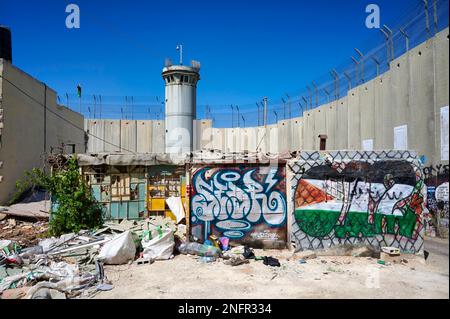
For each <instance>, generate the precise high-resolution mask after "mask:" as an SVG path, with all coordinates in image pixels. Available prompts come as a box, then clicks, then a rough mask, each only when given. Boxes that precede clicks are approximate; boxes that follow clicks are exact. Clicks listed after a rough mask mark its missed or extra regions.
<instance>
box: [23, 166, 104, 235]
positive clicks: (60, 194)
mask: <svg viewBox="0 0 450 319" xmlns="http://www.w3.org/2000/svg"><path fill="white" fill-rule="evenodd" d="M25 175H26V179H25V180H24V181H19V182H18V187H17V188H18V190H19V191H22V192H23V190H25V189H30V188H34V187H39V188H44V189H46V190H47V191H49V192H50V194H51V198H52V202H53V203H54V204H56V205H55V207H56V210H55V211H53V212H52V216H51V218H50V223H49V234H50V235H53V236H59V235H61V234H66V233H71V232H78V231H80V230H81V229H92V228H97V227H99V226H101V225H102V223H103V219H102V209H101V205H100V204H99V203H98V202H97V201H96V200H95V198H94V196H93V195H92V193H91V191H90V189H89V187H88V186H87V185H86V184H85V183H84V182H83V179H82V176H81V174H80V171H79V166H78V162H77V159H76V157H72V158H70V159H69V160H68V161H67V163H66V166H65V168H64V169H62V170H59V171H57V172H55V173H54V174H53V175H51V176H50V175H48V174H45V172H44V171H43V170H41V169H33V170H32V171H31V173H28V172H27V173H26V174H25ZM20 196H21V195H17V196H15V197H17V198H19V197H20Z"/></svg>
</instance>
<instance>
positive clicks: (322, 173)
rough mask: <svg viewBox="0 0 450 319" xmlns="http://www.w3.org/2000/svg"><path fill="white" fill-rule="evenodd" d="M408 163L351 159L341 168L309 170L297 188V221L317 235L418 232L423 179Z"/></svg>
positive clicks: (354, 235) (301, 226) (357, 235)
mask: <svg viewBox="0 0 450 319" xmlns="http://www.w3.org/2000/svg"><path fill="white" fill-rule="evenodd" d="M350 164H351V163H350ZM390 165H392V163H391V164H390ZM407 165H408V166H407V167H401V168H402V169H401V170H398V171H395V170H394V171H392V170H391V172H389V171H386V170H384V171H383V170H380V169H379V167H378V168H377V167H375V168H374V167H372V166H366V167H357V169H354V167H353V169H352V166H351V165H349V166H348V167H347V170H344V171H342V172H337V171H335V170H333V169H332V168H331V167H316V168H314V169H312V170H311V171H308V172H307V173H305V174H304V177H306V178H302V179H301V180H300V181H299V183H298V185H297V189H296V193H295V219H296V221H297V224H298V225H299V227H300V229H301V230H302V231H303V232H304V233H306V234H307V235H309V236H313V237H319V238H325V237H327V236H331V235H334V236H336V237H338V238H349V237H360V238H362V237H373V236H376V235H378V234H393V235H399V236H405V237H408V238H414V237H415V236H417V234H418V232H419V231H420V227H421V225H422V223H421V219H420V218H421V214H422V207H423V205H422V203H423V196H422V194H421V192H420V190H421V189H422V185H421V183H422V182H421V181H420V180H419V181H416V178H415V173H414V172H411V171H409V170H408V169H407V168H410V167H411V165H410V164H407ZM397 168H398V167H397ZM391 173H394V174H391ZM405 174H406V175H407V176H406V178H405ZM411 174H412V175H411ZM408 176H409V177H408ZM324 177H326V178H324ZM397 181H398V182H397Z"/></svg>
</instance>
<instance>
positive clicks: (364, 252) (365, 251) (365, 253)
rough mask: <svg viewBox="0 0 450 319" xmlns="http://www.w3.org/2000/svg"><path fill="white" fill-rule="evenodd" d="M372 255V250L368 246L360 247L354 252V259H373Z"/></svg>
mask: <svg viewBox="0 0 450 319" xmlns="http://www.w3.org/2000/svg"><path fill="white" fill-rule="evenodd" d="M372 254H373V252H372V250H371V249H370V248H369V247H367V246H362V247H358V248H355V249H354V250H353V251H352V256H353V257H371V256H372Z"/></svg>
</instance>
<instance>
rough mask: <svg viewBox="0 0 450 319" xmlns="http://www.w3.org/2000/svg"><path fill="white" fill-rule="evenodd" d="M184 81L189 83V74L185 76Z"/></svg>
mask: <svg viewBox="0 0 450 319" xmlns="http://www.w3.org/2000/svg"><path fill="white" fill-rule="evenodd" d="M183 82H185V83H189V76H188V75H185V76H183Z"/></svg>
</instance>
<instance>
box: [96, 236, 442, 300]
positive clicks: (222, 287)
mask: <svg viewBox="0 0 450 319" xmlns="http://www.w3.org/2000/svg"><path fill="white" fill-rule="evenodd" d="M448 248H449V246H448V240H442V239H437V238H436V239H428V240H427V241H426V245H425V249H426V250H428V251H429V252H430V255H429V258H428V260H427V261H426V262H425V261H424V260H423V258H419V257H414V256H410V257H407V258H408V259H407V260H408V262H407V263H391V264H387V265H380V264H377V259H374V258H367V257H349V256H330V257H322V256H321V257H318V258H316V259H310V260H307V261H306V263H305V264H300V263H299V261H298V259H297V258H295V257H294V258H292V253H291V252H289V251H287V250H284V251H275V250H268V251H263V250H255V254H256V255H257V256H273V257H277V258H279V260H280V263H281V267H269V266H265V265H264V264H263V263H262V261H255V260H251V261H250V263H249V264H244V265H240V266H235V267H232V266H229V265H225V264H224V263H223V261H222V260H218V261H216V262H213V263H208V264H205V263H202V262H200V261H199V259H198V258H196V257H195V256H185V255H178V256H175V258H174V259H172V260H168V261H156V262H155V263H153V264H150V265H148V264H147V265H135V264H131V265H120V266H106V267H105V272H106V275H107V277H108V279H109V280H111V281H112V284H113V285H114V289H113V290H110V291H106V292H101V293H99V294H97V295H96V296H95V298H182V299H189V298H199V299H203V298H220V299H223V298H225V299H227V298H237V299H245V298H388V299H392V298H447V299H448V298H449V267H448V266H449V258H448Z"/></svg>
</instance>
